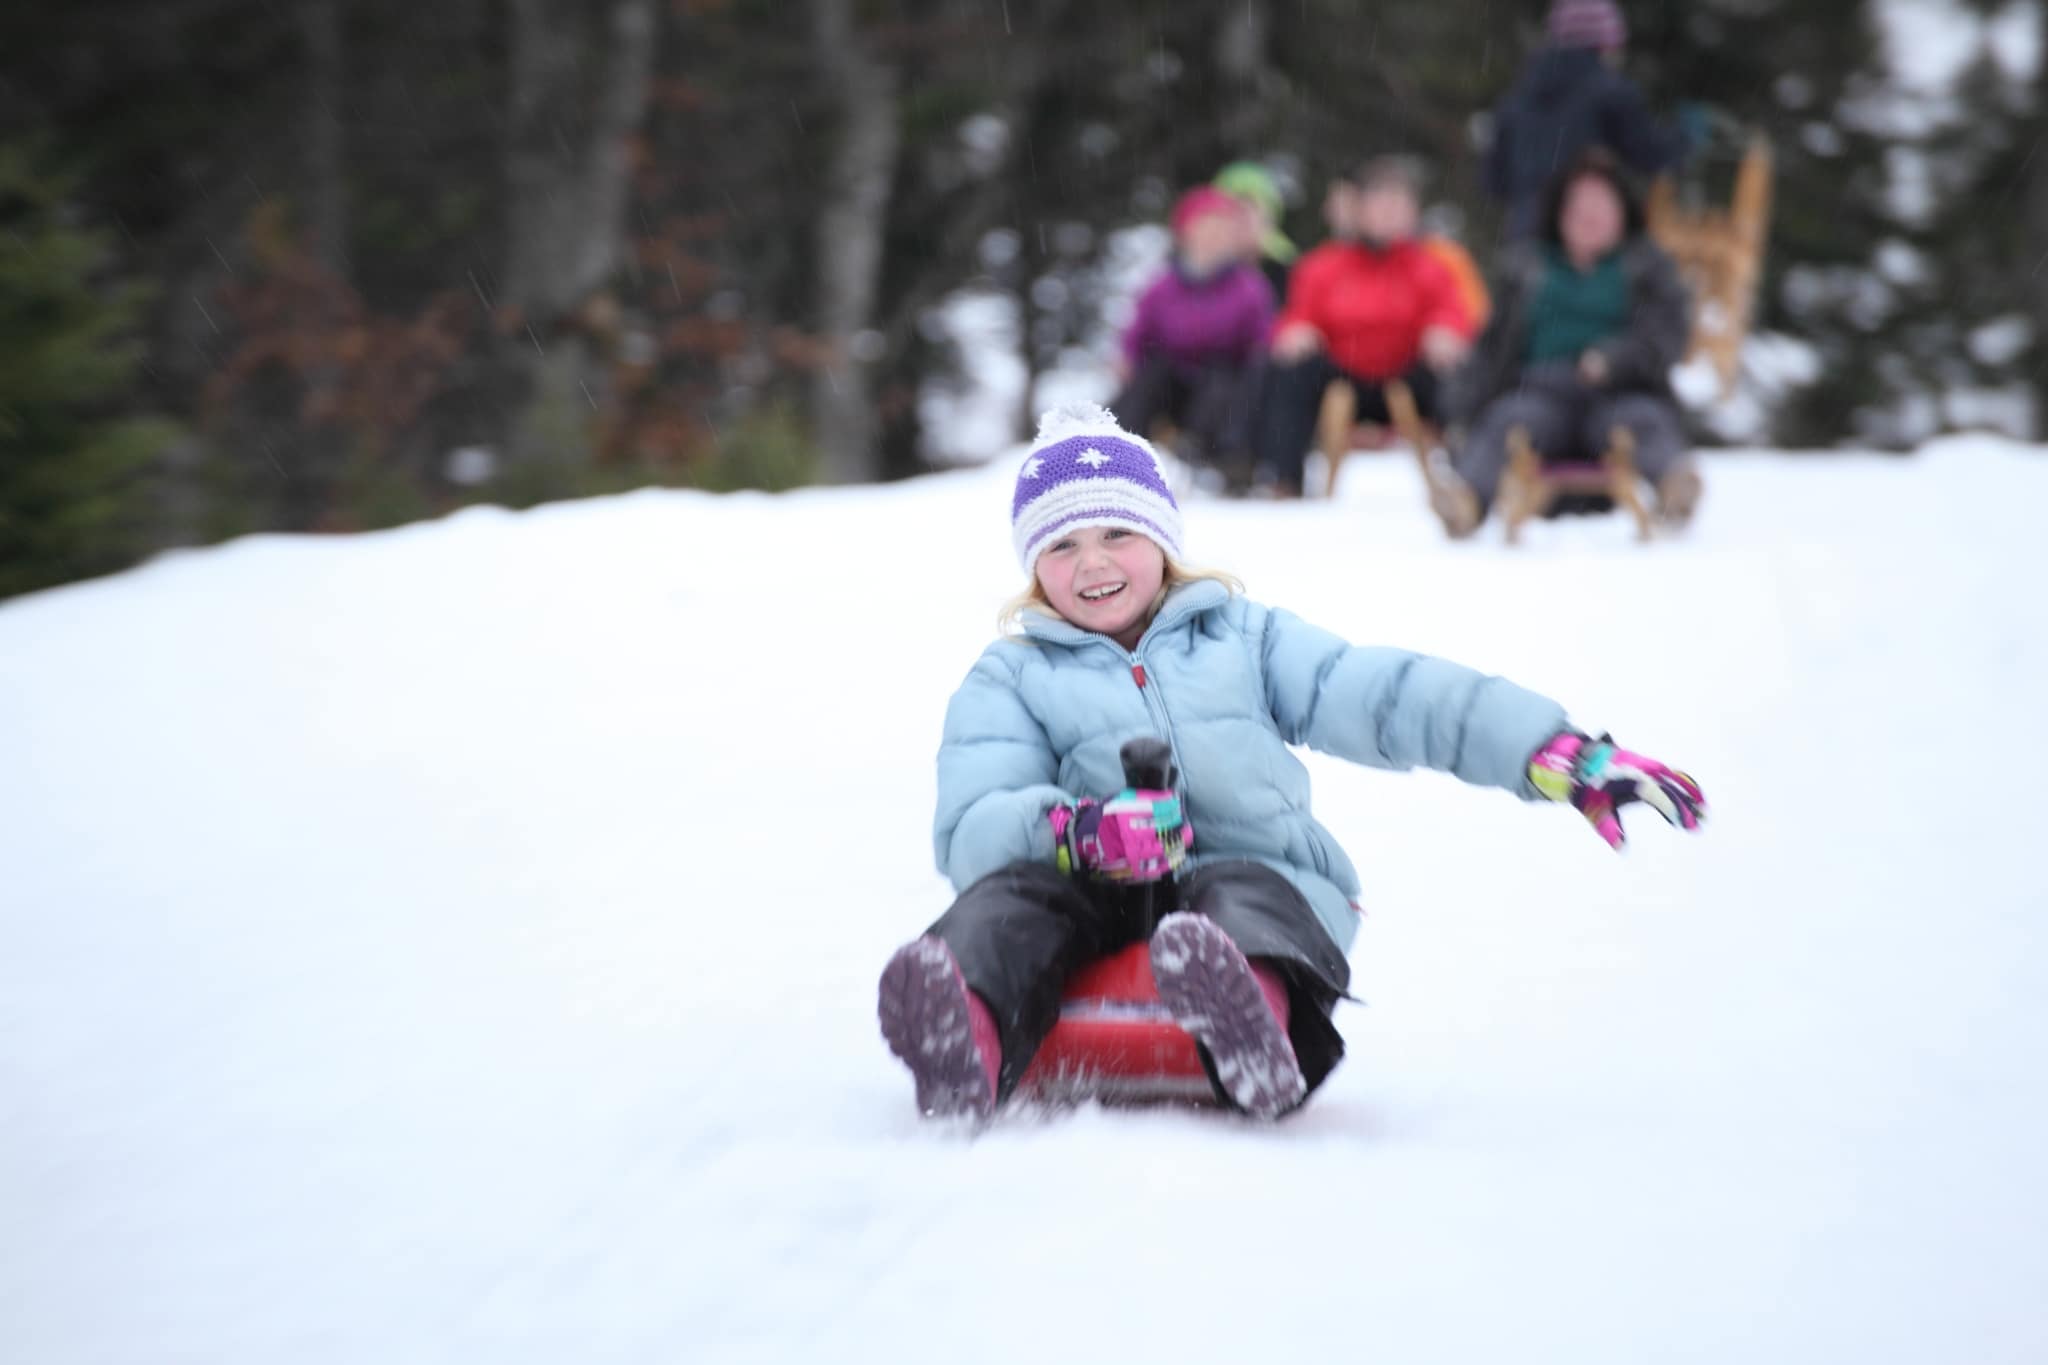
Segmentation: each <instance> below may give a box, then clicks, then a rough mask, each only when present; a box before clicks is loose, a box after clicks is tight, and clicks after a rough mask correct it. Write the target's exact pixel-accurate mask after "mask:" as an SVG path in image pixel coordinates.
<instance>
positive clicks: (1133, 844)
mask: <svg viewBox="0 0 2048 1365" xmlns="http://www.w3.org/2000/svg"><path fill="white" fill-rule="evenodd" d="M1047 818H1048V819H1049V820H1051V821H1052V834H1053V841H1054V842H1055V843H1056V844H1058V845H1059V862H1060V871H1062V872H1073V871H1074V870H1075V869H1077V868H1085V869H1087V870H1088V871H1090V872H1093V873H1094V874H1095V875H1096V876H1098V877H1106V878H1108V879H1109V880H1110V881H1113V882H1156V881H1160V880H1162V879H1163V878H1166V877H1170V876H1172V875H1173V874H1174V873H1175V872H1176V871H1178V870H1179V868H1180V865H1181V864H1182V863H1184V862H1186V861H1187V856H1188V849H1189V848H1190V847H1191V846H1192V845H1193V844H1194V842H1195V832H1194V830H1193V829H1191V828H1190V827H1189V826H1188V823H1187V821H1186V820H1185V819H1183V818H1182V816H1181V810H1180V798H1179V797H1178V796H1176V795H1174V794H1173V793H1172V792H1169V791H1151V790H1147V789H1143V788H1138V787H1126V788H1124V789H1123V790H1122V791H1120V792H1118V793H1117V794H1116V795H1115V796H1112V797H1110V798H1109V799H1108V800H1107V801H1096V800H1094V799H1093V798H1090V799H1089V800H1086V801H1082V802H1080V803H1079V804H1077V805H1072V806H1054V807H1053V808H1052V810H1051V811H1049V812H1047Z"/></svg>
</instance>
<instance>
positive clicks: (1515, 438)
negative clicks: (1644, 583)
mask: <svg viewBox="0 0 2048 1365" xmlns="http://www.w3.org/2000/svg"><path fill="white" fill-rule="evenodd" d="M1641 483H1642V481H1641V479H1640V478H1639V477H1638V476H1637V472H1636V442H1635V436H1634V435H1633V434H1632V433H1631V432H1630V431H1629V429H1628V428H1627V427H1623V426H1617V427H1615V428H1614V429H1613V430H1612V431H1611V432H1609V433H1608V438H1607V450H1606V452H1605V453H1604V454H1602V455H1601V457H1600V458H1599V459H1598V460H1597V461H1589V460H1566V461H1559V462H1557V463H1554V464H1549V465H1546V464H1545V463H1544V462H1543V457H1542V456H1541V455H1539V454H1537V452H1536V447H1535V446H1534V445H1532V444H1530V441H1529V429H1528V428H1527V427H1522V426H1517V427H1515V428H1513V429H1512V430H1510V431H1509V432H1508V468H1507V473H1506V474H1505V475H1504V476H1503V477H1502V479H1501V484H1500V494H1499V502H1500V515H1501V520H1502V522H1504V523H1505V524H1506V526H1507V536H1508V544H1510V545H1517V544H1520V543H1521V539H1522V527H1523V526H1524V525H1525V524H1526V523H1527V522H1528V521H1529V520H1530V519H1531V518H1533V517H1541V516H1546V515H1548V514H1549V513H1550V512H1551V510H1552V509H1553V508H1555V507H1556V506H1557V505H1558V503H1559V501H1560V500H1561V499H1567V498H1577V499H1582V500H1585V501H1586V502H1588V503H1590V504H1591V505H1592V506H1593V507H1594V508H1596V509H1597V507H1598V505H1599V503H1600V502H1602V501H1605V502H1609V503H1611V504H1612V505H1613V506H1615V507H1621V508H1626V509H1627V511H1628V514H1629V515H1630V516H1632V517H1634V518H1635V522H1636V539H1637V540H1648V539H1649V538H1650V509H1649V508H1648V507H1647V506H1646V505H1645V504H1644V502H1643V494H1642V487H1641Z"/></svg>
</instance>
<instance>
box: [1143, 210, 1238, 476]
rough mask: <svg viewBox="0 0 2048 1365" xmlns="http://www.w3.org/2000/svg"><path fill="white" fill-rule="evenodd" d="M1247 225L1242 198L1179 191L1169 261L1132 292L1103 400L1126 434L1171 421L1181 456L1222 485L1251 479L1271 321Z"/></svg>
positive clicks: (1144, 430)
mask: <svg viewBox="0 0 2048 1365" xmlns="http://www.w3.org/2000/svg"><path fill="white" fill-rule="evenodd" d="M1256 231H1257V225H1256V224H1255V223H1254V222H1253V221H1252V217H1251V214H1250V212H1249V210H1247V208H1246V207H1245V205H1244V203H1243V201H1241V200H1239V199H1237V198H1235V197H1234V196H1232V195H1229V194H1225V193H1224V192H1223V191H1222V190H1219V189H1215V188H1213V187H1211V186H1206V185H1205V186H1203V187H1201V188H1200V189H1193V190H1189V191H1188V192H1187V193H1186V194H1184V195H1182V196H1181V198H1180V202H1179V203H1177V204H1175V205H1174V209H1173V242H1174V254H1173V260H1172V262H1171V263H1170V264H1169V265H1168V267H1167V269H1166V270H1165V271H1163V272H1162V273H1161V274H1160V276H1159V278H1157V279H1156V280H1154V281H1152V283H1151V284H1150V285H1148V286H1147V287H1146V289H1145V292H1144V293H1142V294H1140V295H1139V296H1138V307H1137V311H1136V313H1134V314H1133V315H1132V318H1131V323H1130V326H1129V327H1128V328H1127V329H1125V331H1124V337H1123V354H1122V358H1121V365H1120V373H1119V375H1118V379H1119V380H1120V382H1121V389H1120V391H1119V392H1118V394H1117V396H1116V398H1115V399H1114V400H1112V402H1111V403H1110V408H1111V410H1112V411H1113V412H1114V413H1115V414H1116V418H1117V421H1118V422H1119V423H1120V424H1121V425H1122V426H1123V428H1124V429H1125V430H1126V431H1135V432H1141V433H1142V432H1147V431H1150V430H1151V428H1152V424H1153V423H1154V422H1155V421H1157V420H1158V419H1159V418H1161V417H1165V418H1168V419H1169V420H1171V421H1172V422H1173V424H1174V425H1175V426H1176V427H1178V428H1179V429H1180V431H1181V432H1182V435H1183V440H1182V441H1181V442H1179V443H1178V444H1180V445H1181V447H1182V452H1181V453H1183V454H1184V455H1186V456H1187V457H1188V458H1190V459H1192V460H1195V461H1197V462H1200V463H1205V464H1212V465H1214V466H1216V467H1217V468H1219V469H1220V470H1221V471H1222V472H1223V475H1224V479H1225V482H1226V485H1227V486H1230V487H1244V486H1248V485H1249V483H1250V480H1251V468H1252V456H1251V438H1252V416H1253V412H1254V409H1255V408H1256V407H1257V404H1258V395H1259V383H1260V378H1261V374H1262V368H1263V365H1264V360H1265V353H1266V334H1267V332H1268V331H1269V330H1270V329H1271V327H1272V324H1273V288H1272V286H1271V285H1269V284H1268V283H1267V282H1266V277H1265V276H1264V275H1263V274H1261V273H1260V272H1259V269H1258V267H1257V266H1255V265H1252V264H1250V263H1249V259H1248V258H1249V256H1250V255H1251V254H1252V253H1251V252H1250V251H1248V247H1250V246H1251V244H1252V243H1253V242H1254V241H1255V234H1256Z"/></svg>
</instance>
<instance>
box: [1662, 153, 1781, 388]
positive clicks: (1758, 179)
mask: <svg viewBox="0 0 2048 1365" xmlns="http://www.w3.org/2000/svg"><path fill="white" fill-rule="evenodd" d="M1771 176H1772V169H1771V144H1770V142H1769V140H1768V139H1766V138H1765V137H1763V136H1762V135H1761V134H1752V135H1751V136H1750V138H1749V140H1748V143H1747V145H1746V146H1745V147H1744V148H1743V152H1742V158H1741V160H1740V161H1739V162H1738V163H1737V164H1736V168H1735V187H1734V191H1733V193H1732V195H1731V196H1730V198H1729V203H1728V207H1727V208H1725V209H1723V208H1693V207H1688V206H1683V205H1681V204H1680V203H1679V202H1678V187H1677V184H1676V183H1675V182H1674V181H1673V180H1672V178H1671V177H1670V176H1669V175H1663V176H1659V177H1658V178H1657V182H1656V183H1655V184H1654V185H1652V186H1651V187H1650V195H1649V199H1648V202H1647V203H1646V204H1645V205H1644V216H1645V218H1646V219H1647V220H1648V224H1649V229H1650V235H1651V236H1652V237H1654V238H1655V239H1656V241H1657V244H1658V245H1659V246H1661V247H1663V248H1664V250H1665V251H1666V252H1668V253H1670V255H1671V258H1672V259H1673V260H1674V261H1676V262H1677V263H1678V272H1679V274H1680V275H1681V276H1682V277H1683V278H1684V279H1685V282H1686V285H1687V287H1688V288H1690V289H1691V290H1692V297H1693V328H1692V345H1691V347H1690V349H1688V350H1687V352H1686V358H1687V359H1688V360H1690V359H1691V358H1692V357H1694V356H1696V355H1705V356H1706V357H1707V359H1708V360H1709V361H1710V362H1711V363H1712V364H1713V366H1714V371H1715V373H1716V374H1717V375H1718V376H1719V377H1720V380H1721V396H1722V397H1723V398H1726V397H1728V396H1729V395H1730V394H1732V393H1733V392H1734V391H1735V380H1736V377H1737V376H1738V375H1739V374H1740V373H1741V367H1742V342H1743V339H1744V338H1745V337H1747V336H1748V335H1749V325H1750V320H1751V317H1752V315H1753V313H1754V310H1755V307H1756V291H1757V282H1758V281H1759V280H1760V279H1761V278H1762V276H1763V263H1764V241H1765V238H1766V237H1767V236H1768V234H1769V231H1770V219H1771Z"/></svg>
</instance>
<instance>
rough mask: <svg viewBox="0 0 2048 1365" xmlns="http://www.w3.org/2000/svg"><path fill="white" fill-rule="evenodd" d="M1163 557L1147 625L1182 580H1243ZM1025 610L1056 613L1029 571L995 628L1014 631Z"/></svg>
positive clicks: (1228, 587) (1232, 587) (1229, 584)
mask: <svg viewBox="0 0 2048 1365" xmlns="http://www.w3.org/2000/svg"><path fill="white" fill-rule="evenodd" d="M1165 559H1166V572H1165V574H1163V575H1162V576H1161V578H1160V580H1159V595H1158V596H1157V597H1154V598H1153V599H1152V605H1151V606H1149V607H1147V608H1145V624H1146V625H1148V626H1149V625H1151V624H1152V618H1153V617H1155V616H1157V615H1158V614H1159V608H1160V607H1161V606H1162V605H1163V604H1164V603H1165V601H1166V595H1167V594H1168V593H1170V592H1172V591H1173V590H1174V589H1175V588H1178V587H1182V586H1184V585H1185V584H1188V583H1221V584H1222V585H1223V589H1224V591H1225V592H1230V593H1242V592H1243V591H1244V584H1242V583H1240V582H1239V581H1238V580H1237V578H1236V577H1235V576H1234V575H1232V574H1227V573H1224V572H1223V571H1222V570H1220V569H1191V568H1189V567H1187V566H1186V565H1184V564H1182V563H1180V562H1179V561H1178V560H1176V559H1175V558H1174V557H1173V556H1172V555H1166V556H1165ZM1027 611H1042V612H1044V613H1045V614H1046V615H1048V616H1058V615H1059V613H1058V612H1057V611H1054V610H1053V605H1052V599H1050V598H1048V597H1047V596H1046V595H1045V588H1044V586H1043V585H1042V584H1040V583H1039V581H1038V575H1037V574H1033V575H1031V582H1030V585H1029V586H1027V587H1026V588H1025V589H1024V591H1022V592H1020V593H1018V594H1017V595H1016V596H1015V597H1012V598H1011V599H1010V600H1009V601H1007V602H1005V603H1003V607H1002V610H1001V611H999V612H997V613H996V629H997V630H999V631H1001V632H1002V633H1003V634H1005V635H1015V634H1018V633H1019V632H1021V631H1022V629H1023V625H1024V613H1025V612H1027Z"/></svg>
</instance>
